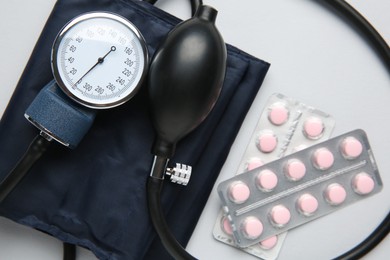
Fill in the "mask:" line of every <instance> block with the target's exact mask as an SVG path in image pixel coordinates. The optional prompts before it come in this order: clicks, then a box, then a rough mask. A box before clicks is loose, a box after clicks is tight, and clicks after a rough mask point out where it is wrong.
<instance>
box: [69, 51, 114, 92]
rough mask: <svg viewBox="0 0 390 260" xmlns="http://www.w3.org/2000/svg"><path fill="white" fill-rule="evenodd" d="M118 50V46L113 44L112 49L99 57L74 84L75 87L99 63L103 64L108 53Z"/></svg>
mask: <svg viewBox="0 0 390 260" xmlns="http://www.w3.org/2000/svg"><path fill="white" fill-rule="evenodd" d="M115 50H116V47H115V46H111V48H110V50H109V51H108V52H107V53H106V54H105V55H104V56H103V57H99V58H98V59H97V62H96V63H95V64H94V65H93V66H92V67H91V68H90V69H89V70H88V71H87V72H85V73H84V75H83V76H81V78H80V79H79V80H78V81H76V83H75V84H74V85H73V87H76V85H77V84H79V83H80V82H81V80H82V79H83V78H84V77H85V76H86V75H87V74H88V73H90V72H91V70H93V69H94V68H95V67H96V66H97V65H99V64H102V63H103V62H104V59H105V58H106V57H107V55H108V54H110V53H111V52H113V51H115Z"/></svg>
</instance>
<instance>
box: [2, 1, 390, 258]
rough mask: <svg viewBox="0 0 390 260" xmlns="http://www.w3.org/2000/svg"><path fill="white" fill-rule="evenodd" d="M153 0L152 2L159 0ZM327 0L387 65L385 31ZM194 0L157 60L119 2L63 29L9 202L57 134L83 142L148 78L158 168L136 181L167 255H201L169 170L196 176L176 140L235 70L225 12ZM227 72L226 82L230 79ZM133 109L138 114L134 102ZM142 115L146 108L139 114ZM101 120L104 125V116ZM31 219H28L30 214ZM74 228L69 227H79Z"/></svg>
mask: <svg viewBox="0 0 390 260" xmlns="http://www.w3.org/2000/svg"><path fill="white" fill-rule="evenodd" d="M145 2H149V3H152V4H154V3H155V2H156V1H145ZM327 2H329V3H331V4H334V5H335V6H336V7H337V8H338V9H340V10H342V11H343V12H344V13H346V14H347V15H348V16H349V17H350V18H352V20H353V21H355V22H357V24H358V26H359V28H363V31H364V32H365V33H367V35H369V37H370V39H371V40H372V42H373V43H374V45H375V46H376V47H377V49H378V52H379V53H380V54H381V56H382V57H383V59H384V62H385V64H386V65H387V67H389V64H390V63H389V62H390V54H389V53H390V52H389V48H388V46H387V45H386V43H385V42H384V41H383V39H382V38H381V37H380V36H379V34H377V33H376V32H375V30H374V29H373V28H372V27H371V26H370V25H369V24H368V23H367V22H366V21H365V20H364V19H362V18H361V16H360V15H359V14H358V13H357V12H355V11H354V10H353V9H352V8H351V7H350V6H349V5H347V4H346V3H345V2H344V1H327ZM191 4H192V10H193V14H194V16H193V17H192V18H191V19H189V20H187V21H185V22H182V23H180V24H179V25H177V26H176V27H174V28H173V29H172V30H171V31H170V32H169V33H168V34H167V36H166V37H165V36H164V37H162V36H161V37H160V38H159V39H164V40H163V41H161V42H159V43H158V44H155V45H154V47H153V48H156V49H153V53H154V54H153V58H152V59H151V60H150V61H149V53H148V46H147V43H148V41H147V39H146V40H145V39H144V36H145V38H149V36H146V35H145V34H148V32H147V28H143V30H142V34H144V36H142V34H141V30H139V29H137V27H139V25H138V26H135V25H134V24H133V23H131V22H130V21H129V20H127V19H126V18H124V17H123V16H122V15H117V14H115V13H114V12H113V10H110V12H105V11H104V12H103V11H93V12H88V13H86V14H81V15H79V16H77V17H76V18H74V19H72V20H71V21H70V22H69V23H68V24H66V25H65V27H63V28H62V29H61V30H60V33H59V34H58V35H57V37H56V39H55V41H54V45H53V48H52V53H51V63H52V64H51V66H52V72H53V77H54V79H55V80H52V81H50V82H49V83H48V84H47V85H46V86H44V87H43V88H42V90H41V91H40V92H39V94H38V95H37V96H36V98H35V99H34V100H33V101H32V102H31V104H29V105H28V107H27V109H26V111H25V113H24V115H25V117H26V118H27V119H28V120H29V121H30V122H31V123H32V124H33V125H35V126H36V127H37V128H38V129H39V131H40V135H38V136H37V137H36V138H35V139H34V141H33V142H32V144H31V146H30V147H29V148H28V151H27V152H26V154H25V155H24V156H23V158H22V159H21V160H20V161H19V163H18V164H17V166H16V167H15V168H14V169H13V170H12V171H11V173H10V174H9V175H8V176H7V177H6V178H5V179H4V181H3V182H2V183H1V186H0V200H1V202H2V201H3V200H5V198H6V197H7V195H8V194H10V193H11V192H12V190H13V189H14V188H15V187H16V185H17V184H18V183H19V182H20V181H21V180H22V178H23V177H24V176H25V175H26V174H27V172H28V171H29V169H30V168H31V167H32V166H33V164H34V163H35V162H36V161H37V160H38V159H39V158H40V157H41V156H42V155H43V154H44V152H45V151H46V150H47V149H48V145H49V143H50V141H51V140H56V141H58V142H59V143H61V144H63V145H65V146H68V147H70V148H76V147H77V146H78V144H79V143H80V142H81V140H82V138H83V137H84V135H86V133H87V132H88V131H89V130H90V128H91V126H92V124H93V122H94V120H95V117H96V114H99V113H97V111H98V110H100V111H99V112H101V113H103V114H104V116H107V117H110V116H109V115H108V114H109V113H110V111H105V108H113V110H115V109H117V110H119V109H121V108H122V107H124V106H126V105H127V103H126V101H129V100H130V99H132V98H136V95H135V94H136V93H137V92H142V91H141V89H142V88H141V86H142V85H145V86H144V87H145V88H147V90H148V93H146V94H145V93H139V95H144V96H147V100H148V102H149V104H150V105H148V107H149V111H150V114H151V124H150V125H148V124H145V125H143V126H142V127H140V128H137V131H142V130H143V129H145V128H144V127H145V126H153V128H154V132H153V135H154V134H155V136H156V137H155V138H154V141H153V140H152V141H151V142H150V146H152V153H153V154H154V159H153V160H152V161H151V164H150V165H147V166H145V168H150V167H151V170H150V176H149V177H148V179H147V181H146V182H147V188H146V192H145V187H144V186H143V187H141V186H137V185H139V183H137V185H136V186H135V188H136V189H139V192H145V193H147V203H148V210H149V214H150V217H151V220H152V223H153V225H154V227H155V230H156V231H157V234H158V235H159V237H160V239H161V241H162V243H163V245H164V247H165V248H166V249H167V251H168V252H169V254H170V255H172V256H173V257H174V258H175V259H193V257H192V256H191V255H189V254H188V253H187V252H186V251H185V250H184V249H183V247H181V246H180V244H179V243H178V242H177V241H176V239H175V237H174V235H173V234H172V233H171V231H170V229H169V227H168V224H167V221H166V219H165V214H164V213H163V208H164V206H163V205H162V198H161V192H162V186H163V183H164V176H165V175H170V176H171V179H172V180H173V181H174V182H176V183H181V184H187V183H188V179H189V177H190V175H191V169H190V167H189V166H186V165H181V164H177V165H176V167H172V168H170V167H168V165H169V161H170V159H171V158H172V157H174V156H175V155H176V153H177V150H178V149H177V144H178V142H179V141H180V140H182V139H183V138H184V137H185V136H187V135H188V134H189V133H191V132H192V131H193V130H194V129H196V128H197V127H198V126H199V125H200V124H201V123H202V122H203V121H204V120H205V119H206V117H207V115H208V114H209V113H210V112H211V111H212V109H213V107H214V106H216V103H217V102H219V101H217V100H218V97H219V95H220V94H221V91H223V89H222V85H223V83H224V79H225V73H226V76H229V77H230V75H231V74H229V70H228V69H227V68H226V67H227V66H228V65H227V59H229V57H227V52H226V47H225V43H224V42H223V39H222V37H221V35H220V34H219V32H218V30H217V29H216V27H215V24H214V22H215V19H216V15H217V11H216V10H215V9H214V8H212V7H208V6H204V5H202V1H191ZM195 10H196V11H195ZM162 19H165V17H163V18H162ZM130 20H131V19H130ZM164 34H165V33H164ZM156 46H158V48H157V47H156ZM231 55H232V54H231ZM234 55H235V54H234ZM229 77H228V78H227V79H226V80H225V84H227V83H226V82H228V81H229V80H230V79H229ZM146 85H147V86H146ZM221 95H224V93H222V94H221ZM225 95H226V94H225ZM223 97H224V96H223ZM134 102H136V101H134ZM138 102H139V101H138ZM141 102H143V101H141ZM125 103H126V104H125ZM130 103H131V102H130ZM119 105H123V106H120V107H119ZM129 113H132V112H131V110H130V111H129ZM139 116H141V117H142V116H146V115H145V114H142V113H140V114H139V115H136V116H135V117H134V118H137V117H139ZM98 117H99V115H98ZM97 120H98V118H97ZM118 120H120V119H118ZM97 123H98V124H103V122H99V121H98V122H97ZM128 127H131V124H130V125H128ZM210 129H212V127H209V129H207V128H203V129H201V132H200V133H199V134H200V136H202V135H201V134H202V133H203V134H204V135H207V132H208V131H211V130H210ZM139 133H140V132H139ZM140 134H141V133H140ZM150 136H151V135H150V134H149V136H148V138H149V137H150ZM94 137H95V138H96V137H98V138H104V139H110V138H111V136H104V135H101V134H99V132H96V133H94ZM186 141H187V140H186V139H185V140H183V142H186ZM119 145H124V144H119ZM129 145H131V143H129ZM196 149H203V148H196ZM76 150H77V149H76ZM179 151H183V149H182V148H181V149H179ZM109 157H110V156H109ZM111 157H113V156H111ZM52 158H53V157H52ZM85 158H89V157H88V156H86V157H85ZM97 160H98V159H97ZM113 160H115V158H114V159H113ZM75 170H76V171H77V169H75ZM30 177H31V178H34V176H30ZM53 178H55V176H53ZM141 183H143V184H145V182H141ZM99 185H100V184H99ZM108 185H109V184H108ZM113 188H114V189H115V187H113ZM184 189H185V188H184ZM144 202H145V203H146V200H145V201H144ZM165 205H167V203H166V204H165ZM12 214H14V215H15V214H16V213H15V212H13V213H12ZM14 217H15V216H14ZM23 221H25V223H28V221H27V220H23ZM23 221H20V222H23ZM37 223H38V222H36V224H35V226H36V227H37V228H40V229H42V230H44V231H46V229H45V228H44V225H42V226H39V223H38V224H37ZM72 228H74V227H71V228H70V230H71V231H68V232H69V233H72V232H75V233H77V231H75V230H73V231H72ZM388 232H389V216H387V217H386V219H385V220H384V221H383V222H382V224H381V225H380V226H379V227H378V229H376V230H375V231H374V232H373V234H372V235H371V236H370V237H369V238H367V239H366V240H365V241H364V242H362V243H361V244H360V245H358V246H357V247H356V248H354V249H352V250H351V251H349V252H347V253H346V254H345V255H343V256H340V257H339V258H340V259H350V258H354V257H358V256H361V255H363V254H365V253H367V252H368V251H369V250H371V249H372V248H373V247H374V246H375V245H376V244H378V243H379V242H380V241H381V240H382V239H383V238H384V237H385V236H386V235H387V234H388ZM53 234H55V235H56V234H58V237H62V238H64V236H63V235H62V233H61V232H57V231H55V232H53ZM103 237H104V235H103ZM64 240H66V239H64ZM84 246H87V247H88V246H90V244H88V243H86V244H84ZM74 257H75V251H74V246H72V245H71V244H69V243H65V244H64V258H65V259H74ZM100 258H107V259H109V258H110V256H107V255H100ZM112 259H116V258H115V257H113V258H112ZM124 259H125V258H124Z"/></svg>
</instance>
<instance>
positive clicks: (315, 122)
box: [303, 117, 324, 139]
mask: <svg viewBox="0 0 390 260" xmlns="http://www.w3.org/2000/svg"><path fill="white" fill-rule="evenodd" d="M323 132H324V123H323V122H322V120H321V119H320V118H318V117H310V118H308V119H307V120H306V121H305V123H304V124H303V134H304V135H305V136H306V137H307V138H309V139H318V138H320V137H321V135H322V133H323Z"/></svg>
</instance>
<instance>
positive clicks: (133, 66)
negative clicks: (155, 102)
mask: <svg viewBox="0 0 390 260" xmlns="http://www.w3.org/2000/svg"><path fill="white" fill-rule="evenodd" d="M59 39H60V43H59V45H58V48H57V49H55V50H53V55H56V59H54V58H53V62H55V64H53V70H54V74H55V75H56V73H58V76H59V77H56V80H57V82H58V83H59V85H60V86H61V88H62V89H63V90H64V91H65V92H66V93H67V94H68V95H69V96H70V97H71V98H73V99H74V100H76V101H77V102H79V103H82V104H84V105H86V106H89V107H94V108H105V107H113V106H116V105H120V104H122V103H123V102H125V101H127V100H128V99H129V98H130V97H131V96H133V95H134V94H135V93H133V92H135V91H134V90H135V89H136V88H137V86H138V85H139V84H138V83H139V81H140V79H141V77H142V75H143V71H144V67H145V55H146V54H145V53H144V51H143V46H142V45H141V43H140V40H139V38H138V37H137V35H135V33H134V32H133V31H132V30H131V29H130V28H129V27H127V26H126V25H124V24H122V23H121V22H119V21H117V20H113V19H110V18H107V17H95V18H90V19H86V20H81V21H80V22H78V23H75V24H74V25H73V26H71V27H70V28H69V29H68V30H65V33H64V34H63V36H62V37H61V35H60V38H59ZM142 44H143V43H142ZM103 58H104V60H103V62H102V61H101V60H102V59H103ZM99 59H100V62H99ZM56 67H57V69H58V71H57V72H56ZM80 79H81V80H80ZM64 87H65V89H64ZM129 96H130V97H129Z"/></svg>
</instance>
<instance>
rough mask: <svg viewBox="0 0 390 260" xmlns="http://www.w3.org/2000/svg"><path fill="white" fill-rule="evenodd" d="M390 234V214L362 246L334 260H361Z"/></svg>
mask: <svg viewBox="0 0 390 260" xmlns="http://www.w3.org/2000/svg"><path fill="white" fill-rule="evenodd" d="M389 232H390V212H389V213H388V214H387V216H386V218H385V219H384V220H383V221H382V223H381V224H380V225H379V226H378V227H377V228H376V229H375V230H374V231H373V232H372V233H371V235H369V236H368V237H367V238H366V239H365V240H363V241H362V242H361V243H360V244H358V245H357V246H355V247H354V248H352V249H351V250H349V251H348V252H346V253H344V254H342V255H340V256H338V257H336V258H335V259H334V260H349V259H360V258H361V257H363V256H364V255H366V254H367V253H368V252H370V251H371V250H372V249H373V248H374V247H376V246H377V245H378V244H379V243H380V242H381V241H382V240H383V239H384V238H385V237H386V236H387V235H388V234H389Z"/></svg>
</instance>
